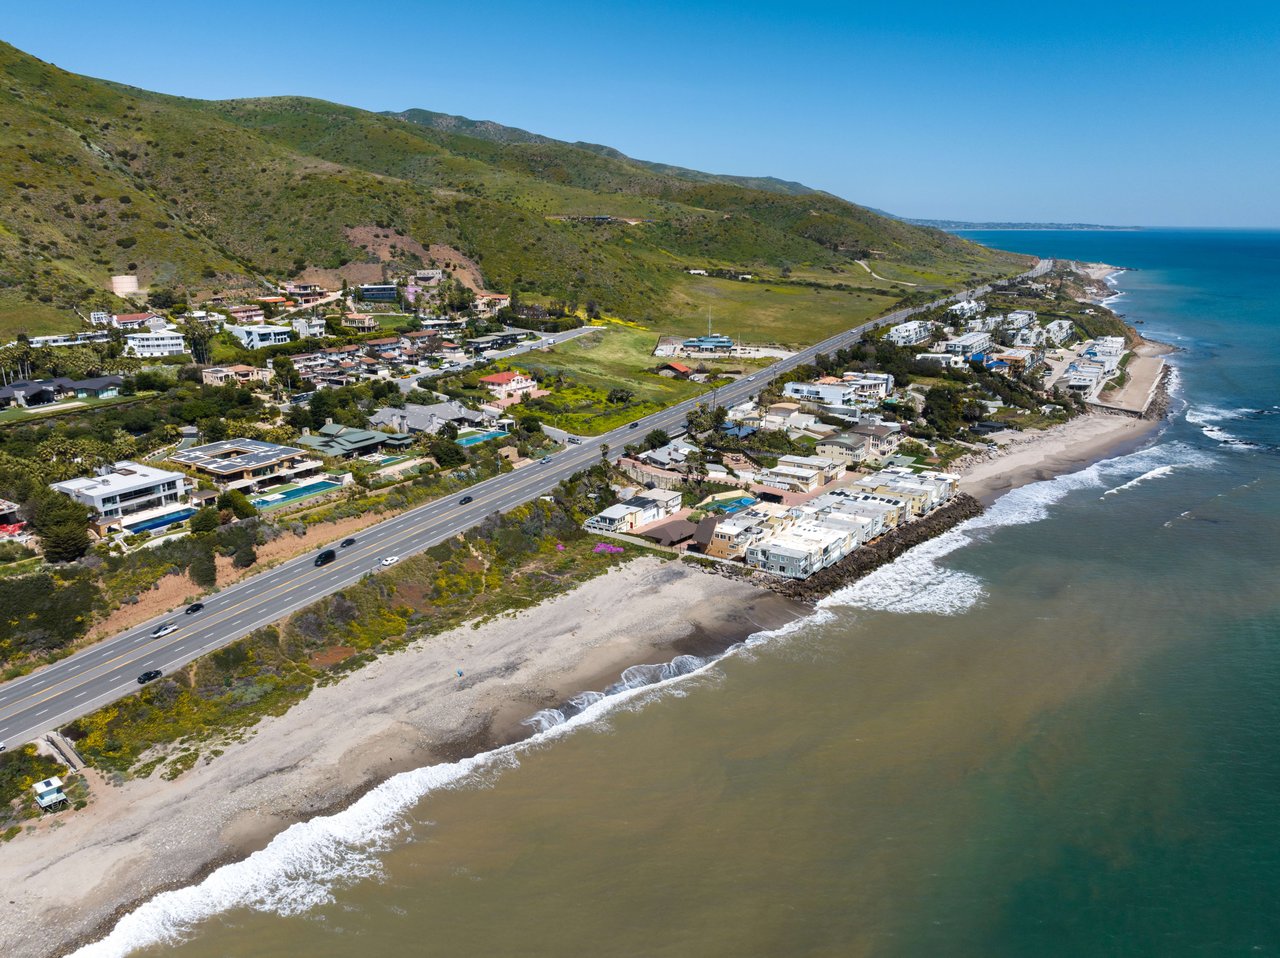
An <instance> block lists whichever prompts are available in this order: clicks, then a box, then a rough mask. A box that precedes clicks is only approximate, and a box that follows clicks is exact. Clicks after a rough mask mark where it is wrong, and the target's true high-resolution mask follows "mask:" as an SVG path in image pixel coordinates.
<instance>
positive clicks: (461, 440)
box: [454, 429, 508, 446]
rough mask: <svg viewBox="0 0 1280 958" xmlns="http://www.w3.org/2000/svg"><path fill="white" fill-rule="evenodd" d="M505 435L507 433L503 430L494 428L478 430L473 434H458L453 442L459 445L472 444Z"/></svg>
mask: <svg viewBox="0 0 1280 958" xmlns="http://www.w3.org/2000/svg"><path fill="white" fill-rule="evenodd" d="M506 435H508V433H505V432H503V431H502V430H501V429H496V430H494V431H493V432H479V433H476V434H475V435H474V436H460V437H458V438H457V439H455V440H454V442H456V443H457V444H458V445H459V446H474V445H476V444H477V443H481V442H488V441H489V440H490V439H501V438H502V437H503V436H506Z"/></svg>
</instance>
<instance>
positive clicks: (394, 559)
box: [382, 556, 400, 566]
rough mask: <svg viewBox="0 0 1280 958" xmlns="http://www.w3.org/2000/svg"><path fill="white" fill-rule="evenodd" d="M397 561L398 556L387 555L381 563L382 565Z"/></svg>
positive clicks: (393, 563) (398, 559)
mask: <svg viewBox="0 0 1280 958" xmlns="http://www.w3.org/2000/svg"><path fill="white" fill-rule="evenodd" d="M399 561H400V557H399V556H387V557H386V558H385V559H383V560H382V564H383V565H384V566H387V565H395V564H396V563H397V562H399Z"/></svg>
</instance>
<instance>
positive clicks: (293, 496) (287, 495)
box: [249, 479, 342, 509]
mask: <svg viewBox="0 0 1280 958" xmlns="http://www.w3.org/2000/svg"><path fill="white" fill-rule="evenodd" d="M341 485H342V484H341V483H339V482H330V481H329V480H328V479H321V480H320V481H319V482H309V483H307V484H306V485H305V486H298V487H296V488H294V489H290V490H289V491H288V492H277V493H274V494H273V495H269V496H260V497H258V498H257V499H250V500H249V501H250V502H252V503H253V504H254V506H256V507H257V508H259V509H278V508H279V507H280V506H283V505H288V504H289V503H290V502H296V501H297V500H299V499H305V498H307V496H318V495H320V493H322V492H328V491H329V490H330V489H338V488H340V487H341Z"/></svg>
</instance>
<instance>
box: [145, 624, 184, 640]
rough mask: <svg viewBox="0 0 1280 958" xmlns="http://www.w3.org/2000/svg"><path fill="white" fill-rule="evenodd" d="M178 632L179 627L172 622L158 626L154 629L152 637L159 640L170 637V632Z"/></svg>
mask: <svg viewBox="0 0 1280 958" xmlns="http://www.w3.org/2000/svg"><path fill="white" fill-rule="evenodd" d="M177 631H178V627H177V626H176V625H174V624H173V623H172V622H166V623H165V624H164V625H157V626H156V627H155V628H154V629H152V630H151V637H152V638H153V639H158V638H161V637H162V636H166V635H168V634H169V633H170V632H177Z"/></svg>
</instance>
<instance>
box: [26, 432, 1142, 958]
mask: <svg viewBox="0 0 1280 958" xmlns="http://www.w3.org/2000/svg"><path fill="white" fill-rule="evenodd" d="M1157 426H1158V422H1157V421H1153V420H1147V419H1138V418H1135V417H1133V416H1125V415H1108V414H1104V413H1096V414H1089V415H1083V416H1079V417H1077V418H1076V419H1073V420H1071V421H1070V422H1068V423H1066V424H1064V425H1062V426H1058V427H1054V428H1052V429H1048V430H1044V431H1039V432H1027V433H1015V434H1012V435H1010V436H1008V437H1007V438H1002V439H1000V440H998V448H997V449H996V450H995V451H992V452H989V453H983V454H978V455H976V456H973V457H969V458H967V459H966V460H961V461H960V462H959V463H957V464H956V466H955V467H954V468H955V471H958V472H960V473H961V474H962V477H963V478H962V482H961V488H962V489H963V490H964V491H966V492H968V493H970V494H971V495H973V496H975V497H976V498H978V499H980V500H981V501H983V502H985V503H990V502H992V501H994V500H995V499H996V498H998V497H999V496H1000V495H1002V494H1003V493H1005V492H1008V491H1009V490H1011V489H1014V488H1017V487H1018V486H1021V485H1025V484H1027V483H1031V482H1035V481H1038V480H1041V479H1047V478H1051V477H1053V476H1056V475H1060V474H1062V473H1066V472H1072V471H1075V470H1078V469H1081V468H1084V467H1085V466H1087V465H1089V464H1090V463H1092V462H1096V461H1097V460H1099V459H1103V458H1107V457H1109V456H1112V455H1117V454H1120V453H1122V452H1125V451H1128V450H1129V449H1131V448H1133V447H1136V446H1137V445H1139V444H1140V443H1141V442H1142V441H1144V440H1145V439H1146V438H1147V437H1148V435H1149V434H1150V433H1151V432H1152V431H1153V430H1154V429H1155V428H1157ZM804 611H805V607H803V606H801V605H799V604H796V603H792V602H789V601H787V600H785V599H782V598H780V597H779V596H777V595H774V594H773V593H772V592H769V591H766V590H763V589H759V588H756V587H754V586H751V585H748V584H746V583H745V582H743V581H738V580H735V579H732V578H727V577H724V576H719V575H707V574H705V573H704V572H702V571H700V570H698V569H697V568H695V567H693V566H690V565H686V564H681V563H678V562H674V561H661V560H658V559H653V558H642V559H636V560H634V561H632V562H630V563H627V564H626V565H624V566H622V567H620V568H618V569H615V570H613V571H611V572H609V573H607V574H606V575H604V576H601V577H599V578H597V579H594V580H591V581H589V582H587V583H586V584H584V585H583V586H581V587H579V588H578V589H576V590H574V591H572V592H569V593H566V594H564V595H561V596H559V597H557V598H555V599H553V600H551V601H549V602H546V603H544V604H543V605H541V606H538V607H536V608H534V609H531V610H527V611H524V612H521V613H519V614H516V615H510V616H504V617H502V618H500V619H496V620H492V621H488V622H484V623H481V624H478V625H466V626H462V627H460V628H457V629H454V630H451V631H449V632H447V633H444V634H441V635H437V636H430V637H426V638H424V639H422V640H420V641H418V642H416V643H414V644H413V645H411V646H409V647H408V648H406V649H405V650H403V651H401V652H397V653H393V654H389V655H386V656H383V657H382V658H380V659H378V660H376V661H374V662H373V663H371V664H370V665H368V666H366V667H364V668H363V669H361V670H359V671H358V672H355V673H353V674H352V675H350V676H348V677H346V678H344V679H343V680H342V681H340V682H337V683H335V684H333V685H329V686H325V687H321V688H318V689H316V690H315V691H314V692H312V694H311V695H310V697H309V698H308V699H307V700H305V701H304V702H302V703H301V704H299V705H297V706H296V707H295V708H293V709H292V710H291V711H289V712H288V713H286V714H285V715H282V716H279V717H275V718H268V719H266V720H264V721H263V722H261V723H260V724H259V725H258V726H257V727H256V728H255V729H254V730H253V731H252V732H251V733H250V734H249V735H248V736H247V737H246V739H245V740H244V741H241V742H234V743H229V744H228V745H227V746H226V747H225V751H224V752H222V753H220V754H218V757H216V758H214V759H212V760H211V761H206V762H202V763H201V764H199V765H198V766H197V767H195V768H193V769H191V770H190V771H188V772H187V773H185V774H183V775H182V776H181V777H179V778H178V779H177V780H175V781H172V782H169V781H164V780H162V779H159V778H154V779H138V780H132V781H128V782H126V783H124V784H123V785H112V784H110V783H109V782H107V781H105V780H104V779H102V778H101V777H99V776H97V775H96V773H94V772H93V771H92V770H90V771H89V773H88V774H89V776H90V782H91V786H92V797H91V803H90V805H89V806H88V807H87V808H85V809H83V810H80V811H77V812H75V813H74V814H72V815H65V816H56V817H53V818H50V819H46V820H44V821H42V822H40V823H39V825H38V826H37V829H36V831H35V832H34V833H31V834H23V835H20V836H18V838H16V839H15V840H14V841H12V842H10V843H8V844H6V845H4V846H0V857H2V859H3V862H4V874H5V878H6V883H5V884H6V891H7V892H8V894H7V896H6V898H7V901H8V905H7V907H6V908H5V909H4V910H3V911H0V939H2V940H4V941H5V942H6V943H8V944H9V946H10V947H9V952H10V955H11V958H44V956H52V955H63V954H66V953H67V952H68V951H70V950H72V949H73V947H74V946H76V945H79V944H81V943H83V942H85V941H86V940H92V939H93V938H96V937H98V936H100V935H101V934H103V933H105V932H106V931H107V930H108V929H109V928H110V926H111V924H112V923H113V922H114V920H115V919H116V918H118V917H119V916H120V915H122V914H124V913H126V912H128V911H130V910H132V908H133V907H135V906H136V905H138V904H139V903H141V902H143V901H145V900H147V899H149V898H151V897H153V896H154V895H155V894H157V893H158V892H160V891H162V890H165V889H168V888H175V887H182V886H186V885H190V884H192V883H193V882H194V881H197V880H198V879H200V878H201V877H202V876H204V875H206V874H208V873H209V872H211V871H212V870H213V869H215V868H216V867H217V866H219V865H221V864H224V863H227V862H231V861H238V860H240V859H243V858H245V857H246V856H247V855H249V854H251V853H252V852H254V851H256V850H258V849H261V848H263V847H265V846H266V845H267V844H268V842H270V841H271V839H272V838H273V837H274V836H276V835H278V834H279V833H280V832H282V831H283V830H284V829H286V828H287V827H289V826H290V825H292V824H293V823H295V822H299V821H305V820H309V819H313V818H315V816H317V815H323V814H326V813H331V812H333V811H335V810H337V809H340V808H343V807H345V806H346V805H348V804H350V803H351V802H352V801H354V800H355V799H357V798H358V797H359V796H361V795H363V794H365V793H367V792H368V791H370V790H371V789H372V788H374V787H375V786H376V785H378V784H379V783H380V782H383V781H386V780H387V779H388V778H390V777H391V776H393V775H395V774H396V773H399V772H402V771H406V770H410V769H418V768H423V767H427V766H431V765H436V764H438V763H442V762H452V761H457V760H459V759H461V758H464V757H467V756H470V755H475V754H479V753H481V752H484V751H487V750H489V749H492V748H494V747H495V746H498V745H502V744H505V743H508V742H511V741H515V740H517V739H519V738H523V737H526V736H527V735H528V734H529V733H530V729H529V728H528V727H527V726H524V725H522V724H521V723H522V722H523V720H524V719H526V718H528V717H529V716H531V715H533V714H534V713H535V712H537V711H538V710H540V709H544V708H550V707H555V706H557V705H559V704H561V703H563V702H564V701H566V700H567V699H568V698H569V697H570V696H572V695H574V694H576V693H578V692H581V691H585V690H602V689H604V688H606V687H608V686H609V685H610V684H612V683H613V682H615V681H616V680H617V679H618V677H619V675H620V674H621V673H622V671H623V670H624V669H626V668H628V667H630V666H633V665H637V664H640V663H664V662H667V661H670V660H671V659H672V658H673V657H675V656H676V655H680V654H686V653H688V654H694V655H708V654H714V653H718V652H720V651H722V650H723V649H724V648H726V647H727V646H728V645H730V644H732V643H734V642H736V641H739V640H741V639H743V638H745V637H746V636H748V635H750V634H752V633H755V632H759V631H764V630H770V629H775V628H778V627H779V626H782V625H784V624H786V623H787V622H789V621H792V620H794V619H795V618H796V617H797V616H799V615H801V614H803V612H804ZM458 670H461V671H462V673H463V674H462V676H461V677H460V676H459V675H458V674H457V672H458ZM215 754H217V753H215Z"/></svg>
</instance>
